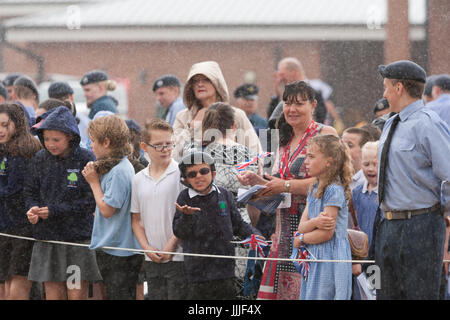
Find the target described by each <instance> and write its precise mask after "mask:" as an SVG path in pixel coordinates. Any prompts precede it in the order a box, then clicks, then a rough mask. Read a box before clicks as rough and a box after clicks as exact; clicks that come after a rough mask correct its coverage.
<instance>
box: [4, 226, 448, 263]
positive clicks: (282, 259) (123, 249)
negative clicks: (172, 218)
mask: <svg viewBox="0 0 450 320" xmlns="http://www.w3.org/2000/svg"><path fill="white" fill-rule="evenodd" d="M0 236H4V237H9V238H16V239H22V240H29V241H36V242H46V243H54V244H63V245H70V246H78V247H88V248H89V244H83V243H75V242H64V241H56V240H37V239H34V238H30V237H23V236H17V235H12V234H7V233H0ZM233 243H238V242H233ZM98 249H107V250H121V251H130V252H136V253H140V254H145V253H147V252H148V253H159V254H171V255H183V256H190V257H204V258H222V259H235V260H236V259H242V260H262V261H288V262H293V261H298V262H301V261H307V262H318V263H330V262H331V263H375V260H326V259H314V260H309V259H290V258H263V257H248V256H225V255H213V254H201V253H187V252H167V251H157V250H143V249H130V248H117V247H101V248H98ZM443 262H450V260H443Z"/></svg>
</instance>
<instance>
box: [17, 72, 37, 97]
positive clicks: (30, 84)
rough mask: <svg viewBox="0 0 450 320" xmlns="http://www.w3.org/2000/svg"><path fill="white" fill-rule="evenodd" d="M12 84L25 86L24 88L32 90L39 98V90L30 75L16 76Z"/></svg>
mask: <svg viewBox="0 0 450 320" xmlns="http://www.w3.org/2000/svg"><path fill="white" fill-rule="evenodd" d="M14 86H21V87H25V88H28V89H30V90H31V91H33V92H34V94H35V95H36V96H37V97H38V99H39V91H38V89H37V86H36V83H34V81H33V80H32V79H31V78H30V77H27V76H20V77H18V78H17V79H16V80H15V81H14Z"/></svg>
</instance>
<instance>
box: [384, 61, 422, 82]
mask: <svg viewBox="0 0 450 320" xmlns="http://www.w3.org/2000/svg"><path fill="white" fill-rule="evenodd" d="M378 72H379V73H380V74H381V76H382V77H383V78H388V79H399V80H416V81H420V82H423V83H425V82H426V80H427V74H426V72H425V70H423V68H422V67H421V66H419V65H418V64H417V63H414V62H412V61H409V60H400V61H396V62H392V63H390V64H388V65H387V66H384V65H380V66H379V67H378Z"/></svg>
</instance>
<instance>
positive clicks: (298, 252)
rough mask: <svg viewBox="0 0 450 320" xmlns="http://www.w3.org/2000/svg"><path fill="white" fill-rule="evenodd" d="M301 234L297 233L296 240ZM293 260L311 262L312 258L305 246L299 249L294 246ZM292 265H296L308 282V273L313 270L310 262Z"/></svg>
mask: <svg viewBox="0 0 450 320" xmlns="http://www.w3.org/2000/svg"><path fill="white" fill-rule="evenodd" d="M299 234H300V233H299V232H296V233H295V234H294V238H295V237H297V236H298V235H299ZM293 241H294V239H292V242H293ZM291 259H301V260H311V256H310V254H309V252H308V250H307V249H306V247H305V246H300V248H299V249H297V248H296V247H294V246H292V255H291ZM292 263H293V264H294V266H295V268H296V269H297V271H298V272H299V273H300V274H301V275H302V276H303V279H305V280H306V279H307V278H308V273H309V270H310V268H311V267H310V265H309V263H308V261H293V262H292Z"/></svg>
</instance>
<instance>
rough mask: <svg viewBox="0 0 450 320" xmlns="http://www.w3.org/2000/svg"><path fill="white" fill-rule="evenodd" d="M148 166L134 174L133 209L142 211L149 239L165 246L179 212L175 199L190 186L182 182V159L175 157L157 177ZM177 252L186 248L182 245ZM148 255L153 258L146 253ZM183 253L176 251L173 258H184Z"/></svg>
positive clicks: (155, 244)
mask: <svg viewBox="0 0 450 320" xmlns="http://www.w3.org/2000/svg"><path fill="white" fill-rule="evenodd" d="M150 166H151V164H149V166H148V167H146V168H145V169H143V170H141V171H140V172H138V173H137V174H136V175H135V176H134V178H133V184H132V192H131V212H132V213H140V214H141V223H142V224H143V227H144V230H145V235H146V237H147V241H148V243H149V244H150V245H151V246H152V247H154V248H156V249H159V250H162V249H163V248H164V246H165V245H166V243H167V241H169V239H170V238H171V237H172V236H173V229H172V221H173V217H174V215H175V211H176V208H175V202H176V201H177V198H178V195H179V194H180V192H181V191H182V190H183V189H185V188H186V187H185V186H183V185H182V184H181V182H180V171H179V169H178V163H177V162H176V161H175V160H173V159H172V160H171V162H170V164H169V166H168V167H167V169H166V171H165V172H164V173H163V174H162V175H161V177H159V179H158V180H154V179H153V178H152V177H151V176H150V173H149V168H150ZM176 252H183V250H182V248H181V247H180V246H178V248H177V250H176ZM145 259H146V260H147V261H151V260H150V258H149V257H148V256H147V255H146V256H145ZM183 260H184V259H183V256H182V255H174V256H173V259H172V261H183Z"/></svg>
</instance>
